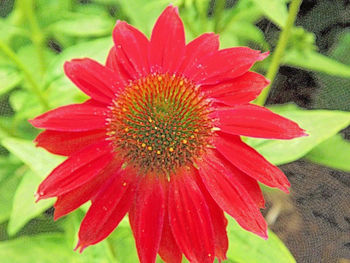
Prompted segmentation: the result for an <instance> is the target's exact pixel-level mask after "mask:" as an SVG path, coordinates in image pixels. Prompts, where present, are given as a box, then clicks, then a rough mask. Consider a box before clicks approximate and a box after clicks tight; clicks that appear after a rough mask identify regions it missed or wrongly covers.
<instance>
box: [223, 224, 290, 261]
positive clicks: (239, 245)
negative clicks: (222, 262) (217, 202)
mask: <svg viewBox="0 0 350 263" xmlns="http://www.w3.org/2000/svg"><path fill="white" fill-rule="evenodd" d="M227 233H228V237H229V239H230V246H229V249H228V252H227V258H228V259H229V260H232V261H233V262H244V263H270V262H271V259H273V261H274V262H279V263H296V261H295V259H294V258H293V256H292V255H291V253H290V252H289V250H288V249H287V248H286V247H285V246H284V244H283V243H282V241H281V240H280V239H279V238H278V237H277V236H276V235H275V234H274V233H273V232H272V231H270V230H269V232H268V235H269V238H268V239H267V240H264V239H262V238H260V237H258V236H256V235H254V234H252V233H249V232H247V231H245V230H243V229H242V228H241V227H240V226H239V225H238V224H237V223H236V222H235V221H234V220H233V219H232V218H229V224H228V228H227Z"/></svg>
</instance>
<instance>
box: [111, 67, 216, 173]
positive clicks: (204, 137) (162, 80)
mask: <svg viewBox="0 0 350 263" xmlns="http://www.w3.org/2000/svg"><path fill="white" fill-rule="evenodd" d="M210 109H211V107H210V102H209V101H208V100H207V99H206V98H205V97H204V96H202V95H201V94H200V92H199V89H198V87H196V85H195V84H194V83H192V82H191V81H189V80H187V79H186V78H184V77H182V76H176V75H169V74H150V75H149V76H147V77H144V78H141V79H139V80H136V81H134V82H132V83H131V84H129V85H128V86H127V87H126V88H125V89H124V90H123V91H122V92H121V94H119V95H118V96H117V98H116V99H115V100H114V101H113V106H112V107H111V115H110V118H109V119H108V121H109V125H108V135H109V139H110V140H111V141H112V143H113V147H114V149H115V151H116V152H117V153H119V154H121V155H122V157H123V159H125V160H126V162H127V163H128V165H132V166H133V167H135V168H136V169H138V170H140V173H148V172H155V173H157V174H167V175H169V174H170V173H172V172H175V171H176V169H177V168H180V167H182V166H186V165H187V164H191V163H193V162H194V160H195V159H196V158H198V157H200V156H201V155H202V153H203V150H204V147H206V146H207V145H208V138H209V137H210V136H211V133H212V128H213V124H212V120H211V119H210V118H209V114H210V113H211V110H210Z"/></svg>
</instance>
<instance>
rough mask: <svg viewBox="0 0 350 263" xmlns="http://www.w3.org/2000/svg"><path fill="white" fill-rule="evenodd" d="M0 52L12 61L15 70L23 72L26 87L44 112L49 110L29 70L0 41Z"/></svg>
mask: <svg viewBox="0 0 350 263" xmlns="http://www.w3.org/2000/svg"><path fill="white" fill-rule="evenodd" d="M0 50H1V51H2V52H3V53H4V54H5V55H6V56H7V57H8V58H9V59H10V60H12V61H13V62H14V63H15V64H16V66H17V68H18V69H19V70H20V71H22V72H23V74H24V77H25V78H26V79H27V81H28V84H29V85H28V87H29V88H30V91H31V92H33V93H34V94H35V95H36V96H37V97H38V100H39V102H40V104H41V105H42V106H43V108H44V109H45V110H47V109H49V105H48V103H47V101H46V99H45V98H44V96H43V94H42V93H41V91H40V88H39V86H38V84H37V83H36V82H35V80H34V78H33V77H32V75H31V74H30V72H29V70H28V69H27V68H26V66H25V65H24V64H23V63H22V61H21V60H20V59H19V58H18V56H17V55H16V54H15V52H13V50H12V49H11V48H10V47H9V46H8V45H7V44H6V43H4V42H3V41H2V40H0Z"/></svg>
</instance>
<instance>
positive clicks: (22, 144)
mask: <svg viewBox="0 0 350 263" xmlns="http://www.w3.org/2000/svg"><path fill="white" fill-rule="evenodd" d="M1 142H2V145H3V146H4V147H6V148H7V150H9V151H10V152H11V153H12V154H14V155H15V156H17V157H18V158H19V159H21V160H22V161H23V162H24V163H25V164H26V165H28V166H29V167H30V168H31V169H32V170H33V171H34V172H35V173H36V174H37V175H38V176H39V177H40V178H41V179H42V178H44V177H45V176H47V175H48V173H49V172H50V171H51V170H52V169H53V168H55V167H56V166H57V165H58V164H59V163H60V162H62V160H63V158H62V157H60V156H57V155H53V154H51V153H48V152H47V151H45V150H44V149H42V148H38V147H35V145H34V143H33V142H31V141H27V140H22V139H17V138H5V139H3V140H2V141H1Z"/></svg>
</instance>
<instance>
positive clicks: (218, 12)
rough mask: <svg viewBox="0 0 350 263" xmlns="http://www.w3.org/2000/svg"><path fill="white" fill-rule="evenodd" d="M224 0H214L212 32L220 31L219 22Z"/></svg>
mask: <svg viewBox="0 0 350 263" xmlns="http://www.w3.org/2000/svg"><path fill="white" fill-rule="evenodd" d="M225 2H226V0H216V1H215V7H214V15H215V17H214V32H216V33H218V32H219V31H220V22H221V18H222V12H223V11H224V9H225Z"/></svg>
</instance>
